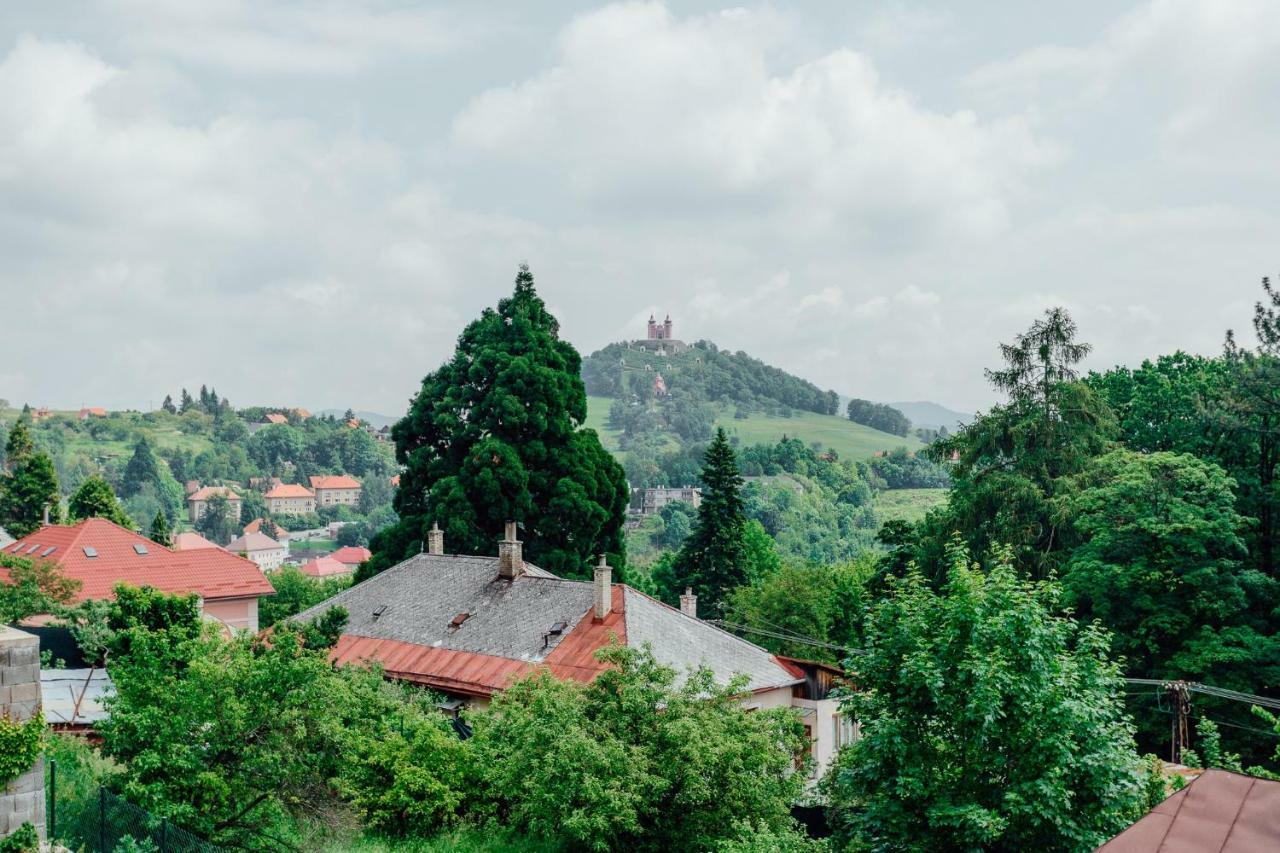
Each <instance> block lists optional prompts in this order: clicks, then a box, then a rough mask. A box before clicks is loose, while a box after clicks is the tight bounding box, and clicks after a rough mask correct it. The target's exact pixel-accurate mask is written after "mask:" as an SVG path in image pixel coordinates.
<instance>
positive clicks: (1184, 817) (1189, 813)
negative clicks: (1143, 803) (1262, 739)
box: [1098, 770, 1280, 853]
mask: <svg viewBox="0 0 1280 853" xmlns="http://www.w3.org/2000/svg"><path fill="white" fill-rule="evenodd" d="M1276 850H1280V782H1273V781H1271V780H1268V779H1258V778H1256V777H1254V776H1245V775H1243V774H1240V773H1230V772H1228V771H1226V770H1206V771H1205V772H1204V773H1202V774H1201V775H1200V776H1199V777H1198V778H1197V779H1196V780H1195V781H1194V782H1192V783H1191V784H1189V785H1187V787H1185V788H1183V789H1182V790H1181V791H1178V792H1177V793H1175V794H1173V795H1172V796H1170V797H1169V798H1168V799H1166V800H1165V801H1164V802H1163V803H1161V804H1160V805H1158V806H1156V807H1155V808H1154V809H1152V810H1151V811H1150V812H1148V813H1147V814H1146V816H1145V817H1143V818H1142V819H1141V820H1139V821H1138V822H1137V823H1135V824H1134V825H1133V826H1131V827H1129V828H1128V829H1126V830H1125V831H1124V832H1122V833H1120V834H1119V835H1117V836H1116V837H1115V838H1113V839H1111V840H1110V841H1108V842H1107V843H1106V844H1104V845H1102V846H1101V847H1099V848H1098V851H1099V853H1102V851H1105V853H1183V851H1186V853H1190V851H1197V853H1274V851H1276Z"/></svg>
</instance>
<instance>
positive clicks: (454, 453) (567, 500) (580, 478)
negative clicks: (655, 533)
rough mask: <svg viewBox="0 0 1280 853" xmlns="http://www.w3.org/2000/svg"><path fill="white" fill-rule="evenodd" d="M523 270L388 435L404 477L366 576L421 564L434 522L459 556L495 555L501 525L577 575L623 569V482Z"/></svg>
mask: <svg viewBox="0 0 1280 853" xmlns="http://www.w3.org/2000/svg"><path fill="white" fill-rule="evenodd" d="M559 331H560V329H559V323H558V322H557V321H556V319H555V317H553V316H551V314H550V313H548V311H547V309H546V306H545V305H544V304H543V301H542V299H541V298H539V297H538V294H537V292H536V291H535V290H534V286H533V275H532V274H530V272H529V269H528V267H527V266H523V265H522V266H521V268H520V272H519V275H517V276H516V282H515V292H514V293H513V294H512V295H511V296H510V297H509V298H506V299H503V300H502V301H501V302H499V303H498V308H497V310H496V311H495V310H493V309H485V311H484V313H483V314H481V316H480V318H479V319H477V320H475V321H474V322H472V323H471V324H470V325H468V326H467V327H466V329H464V330H463V332H462V335H461V336H460V337H459V339H458V346H457V349H456V351H455V352H454V355H453V358H452V359H451V360H450V361H449V362H448V363H446V364H444V365H443V366H442V367H441V368H440V369H439V370H437V371H436V372H434V373H431V374H429V375H428V376H427V377H426V378H424V379H423V381H422V388H421V390H420V391H419V392H418V394H417V396H416V397H415V398H414V400H413V402H412V404H411V405H410V408H409V412H408V414H407V415H406V416H405V417H404V418H403V419H402V420H401V421H400V422H399V423H397V424H396V425H395V427H394V429H393V432H392V434H393V436H394V438H395V442H396V458H397V459H398V460H399V461H400V463H401V464H402V465H404V466H406V467H405V471H404V472H403V473H402V474H401V475H400V477H401V479H400V489H399V491H398V494H397V496H396V499H395V504H396V510H397V512H398V513H399V515H400V518H401V521H400V523H399V524H397V525H395V526H393V527H391V528H388V529H387V530H385V531H383V532H382V533H380V534H379V535H378V536H377V537H375V538H374V541H373V543H371V544H372V548H373V551H374V559H373V560H372V561H370V562H369V563H367V564H366V566H367V567H368V568H365V569H364V570H363V574H362V576H368V574H370V573H372V572H376V571H379V570H381V569H384V568H387V567H388V566H390V565H392V564H394V563H396V562H398V561H400V560H402V559H405V558H407V557H409V556H412V555H413V554H416V553H418V551H419V549H420V547H421V543H422V541H423V540H424V539H425V538H426V531H427V530H428V529H429V528H430V527H431V524H432V522H439V524H440V526H441V527H442V528H444V530H445V537H446V540H447V541H449V542H451V543H453V547H455V548H457V549H458V552H459V553H473V554H492V553H494V551H495V550H496V542H497V540H498V539H499V538H501V534H502V530H503V523H504V522H506V521H521V522H523V523H524V534H523V537H522V538H523V539H524V540H525V546H524V553H525V556H526V557H527V558H528V559H529V560H530V561H531V562H534V563H536V564H537V565H540V566H542V567H544V568H546V569H550V570H551V571H554V572H557V573H564V574H566V575H569V576H579V577H581V576H583V575H585V574H586V572H587V571H588V570H589V569H588V567H589V566H590V565H591V564H592V563H593V562H594V558H595V556H596V555H598V554H600V553H607V554H609V555H610V560H611V562H612V564H613V565H614V566H615V567H616V568H618V569H619V570H620V569H622V567H623V564H624V553H625V552H624V548H625V545H624V540H623V536H622V522H623V514H624V512H625V510H626V505H627V498H628V492H627V483H626V478H625V476H624V474H623V471H622V467H621V466H620V465H619V464H618V463H617V462H616V461H615V460H614V459H613V457H611V456H610V455H609V453H608V452H607V451H606V450H605V449H604V448H603V447H602V446H601V445H600V439H599V437H598V436H597V435H596V433H595V432H594V431H593V430H589V429H582V428H581V427H582V424H583V422H584V421H585V420H586V416H587V396H586V390H585V388H584V387H583V384H582V377H581V365H582V359H581V356H579V355H578V352H577V351H576V350H575V349H574V348H573V346H572V345H571V344H569V343H568V342H567V341H563V340H561V339H560V336H559Z"/></svg>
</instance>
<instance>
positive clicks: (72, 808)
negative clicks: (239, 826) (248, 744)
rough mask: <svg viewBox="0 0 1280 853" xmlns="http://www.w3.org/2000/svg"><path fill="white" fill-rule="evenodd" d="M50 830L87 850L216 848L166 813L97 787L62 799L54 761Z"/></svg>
mask: <svg viewBox="0 0 1280 853" xmlns="http://www.w3.org/2000/svg"><path fill="white" fill-rule="evenodd" d="M48 771H49V772H47V773H46V774H45V777H46V779H47V784H48V807H47V809H46V810H45V811H46V819H47V821H48V827H47V829H48V836H49V839H50V840H51V841H57V842H59V843H61V844H63V845H65V846H66V847H68V848H70V849H71V850H75V851H85V852H86V853H89V851H92V853H217V851H220V850H221V849H222V848H221V847H217V846H215V845H213V844H210V843H209V842H208V841H205V840H204V839H203V838H200V837H199V836H196V835H193V834H192V833H190V832H188V831H187V830H185V829H183V828H182V827H180V826H175V825H174V824H173V823H171V822H170V821H169V820H167V819H166V818H162V817H157V816H156V815H153V814H152V813H151V812H149V811H147V810H146V809H143V808H139V807H138V806H135V805H134V804H133V803H131V802H129V801H128V800H126V799H124V798H123V797H121V796H119V795H118V794H115V793H113V792H112V791H109V790H107V789H106V788H102V787H99V788H97V789H96V793H94V794H92V795H90V796H88V797H80V798H74V799H73V798H66V797H64V798H63V799H61V800H60V799H59V797H58V766H57V762H50V766H49V768H48Z"/></svg>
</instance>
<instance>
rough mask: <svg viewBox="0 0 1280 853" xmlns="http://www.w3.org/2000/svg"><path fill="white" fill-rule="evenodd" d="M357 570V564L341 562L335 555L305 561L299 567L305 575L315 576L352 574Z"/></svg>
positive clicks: (328, 576)
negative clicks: (351, 564)
mask: <svg viewBox="0 0 1280 853" xmlns="http://www.w3.org/2000/svg"><path fill="white" fill-rule="evenodd" d="M355 570H356V567H355V566H350V565H347V564H346V563H340V562H338V561H337V560H335V559H334V558H333V557H316V558H315V559H314V560H308V561H307V562H305V563H303V564H302V567H301V568H300V569H299V571H301V572H302V573H303V574H304V575H307V576H308V577H313V578H332V577H339V576H343V575H349V574H352V573H353V572H355Z"/></svg>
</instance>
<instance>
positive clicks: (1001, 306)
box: [0, 0, 1280, 414]
mask: <svg viewBox="0 0 1280 853" xmlns="http://www.w3.org/2000/svg"><path fill="white" fill-rule="evenodd" d="M1278 104H1280V3H1277V2H1275V1H1274V0H1256V2H1251V1H1250V0H1167V2H1165V1H1164V0H1155V2H1146V3H1136V4H1122V3H1117V2H1080V0H1077V2H1072V3H1056V4H1044V3H1034V4H1029V3H1024V2H1015V0H1010V2H1006V3H994V2H980V3H979V2H973V3H963V4H960V3H943V2H938V3H909V2H886V3H882V2H858V3H848V2H829V3H786V4H778V5H776V6H746V7H737V8H727V7H724V6H721V5H719V4H714V3H680V2H670V3H667V4H665V5H664V4H660V3H622V4H613V5H592V4H586V3H567V2H561V3H551V2H538V3H527V2H510V3H459V4H457V5H456V6H448V5H432V6H424V5H419V4H409V3H391V2H368V3H361V2H354V0H352V2H341V1H340V0H335V2H297V3H268V2H263V0H242V2H234V0H225V2H224V0H182V2H172V0H105V2H100V3H72V2H57V3H52V2H50V3H35V4H6V6H5V12H4V15H3V17H0V295H2V296H3V299H2V300H0V397H4V398H8V399H9V400H11V401H15V402H21V401H29V402H30V403H32V404H33V405H39V404H44V405H50V406H53V407H74V406H79V405H82V404H85V405H102V406H108V407H112V408H122V407H132V408H146V407H147V406H148V405H158V404H159V402H160V400H161V399H162V398H163V396H164V394H165V393H166V392H172V393H174V394H175V396H176V392H177V389H178V388H179V387H180V386H182V385H186V386H188V387H198V386H199V385H200V384H201V383H202V382H207V383H210V384H212V385H214V386H216V387H217V389H218V391H219V392H220V393H222V394H224V395H226V396H229V397H230V398H231V400H232V401H233V402H234V403H235V404H237V405H249V404H255V403H278V404H294V405H303V406H308V407H310V408H313V409H318V408H324V407H330V406H333V407H346V406H352V407H354V408H357V409H371V410H375V411H381V412H386V413H389V414H397V413H399V412H402V411H403V410H404V408H405V404H406V401H407V399H408V397H409V396H410V395H411V394H412V393H413V392H414V390H415V389H416V388H417V385H418V382H419V381H420V379H421V377H422V375H423V374H425V373H426V372H428V371H430V370H431V369H433V368H435V367H436V366H437V365H438V364H439V363H440V362H441V361H442V360H444V359H445V358H446V357H447V356H448V355H449V353H450V351H451V349H452V347H453V344H454V340H455V338H456V336H457V334H458V332H459V331H460V330H461V328H462V326H463V325H464V324H465V323H466V322H467V321H468V320H469V319H471V318H472V317H474V316H475V315H476V314H477V313H478V312H479V311H480V310H481V308H482V307H483V306H485V305H490V304H493V303H495V302H496V301H497V299H499V298H500V297H501V296H502V295H504V294H505V293H508V292H509V291H510V286H511V281H512V279H513V277H514V274H515V268H516V265H517V264H518V263H519V262H521V261H527V262H528V263H529V264H530V265H531V266H532V268H533V272H534V275H535V276H536V279H537V283H538V288H539V291H540V292H541V293H542V295H543V297H544V298H545V299H546V300H547V302H548V304H549V305H550V306H551V308H552V310H553V311H554V312H555V313H556V314H557V316H558V317H559V318H560V321H561V325H562V330H563V333H564V335H565V336H566V337H567V338H568V339H569V340H571V341H572V342H573V343H574V344H576V345H577V347H578V348H579V350H580V351H582V353H583V354H584V355H585V354H587V353H589V352H591V351H593V350H595V349H597V348H599V347H600V346H603V345H604V344H606V343H609V342H610V341H613V340H619V339H623V338H629V337H637V336H639V335H642V334H643V326H644V320H646V319H647V318H648V315H649V314H650V313H651V312H652V313H655V314H657V315H659V319H661V317H662V316H664V315H665V314H667V313H670V314H671V316H672V318H673V320H674V322H675V329H676V333H677V336H678V337H681V338H684V339H688V340H694V339H698V338H708V339H710V340H713V341H715V342H716V343H718V344H719V345H721V346H722V347H728V348H732V349H744V350H746V351H747V352H750V353H751V354H752V355H755V356H757V357H759V358H763V359H764V360H766V361H768V362H771V363H773V364H776V365H779V366H781V367H784V368H786V369H788V370H790V371H792V372H795V373H798V374H800V375H802V376H804V377H806V378H808V379H811V380H813V381H814V382H816V383H818V384H819V385H821V386H822V387H824V388H828V387H830V388H835V389H836V390H838V391H839V392H840V393H842V394H849V395H854V396H861V397H868V398H872V399H880V400H915V399H928V400H935V401H938V402H941V403H943V404H946V405H949V406H952V407H955V408H960V409H965V410H972V409H974V408H975V407H983V406H985V405H987V404H988V403H989V402H990V401H991V399H992V395H991V392H990V391H989V390H988V388H987V387H986V385H985V383H984V381H983V378H982V368H983V367H986V366H991V365H992V363H993V361H994V360H995V357H996V342H997V341H999V340H1007V339H1009V338H1011V337H1012V336H1013V335H1014V334H1015V333H1016V332H1018V331H1020V330H1021V329H1023V328H1025V327H1026V326H1027V325H1028V323H1029V322H1030V321H1031V320H1032V319H1034V318H1035V316H1036V315H1038V314H1039V313H1040V312H1041V311H1043V310H1044V309H1045V308H1046V307H1049V306H1051V305H1055V304H1060V305H1065V306H1067V307H1068V308H1069V309H1070V310H1071V312H1072V313H1073V314H1074V315H1075V317H1076V319H1077V321H1078V322H1079V324H1080V327H1081V330H1082V336H1083V337H1084V338H1085V339H1086V340H1088V341H1090V342H1092V343H1093V344H1094V345H1095V347H1096V351H1095V355H1094V357H1093V358H1092V359H1091V364H1092V366H1097V367H1104V366H1108V365H1111V364H1115V363H1129V364H1136V363H1138V362H1140V361H1141V359H1142V358H1144V357H1147V356H1154V355H1157V354H1159V353H1162V352H1170V351H1173V350H1175V349H1178V348H1182V349H1186V350H1191V351H1197V352H1205V353H1213V352H1217V351H1218V350H1219V348H1220V346H1221V341H1222V336H1223V331H1224V329H1225V328H1227V327H1228V326H1234V327H1236V328H1238V329H1239V328H1240V327H1245V326H1247V325H1248V317H1249V314H1250V306H1251V304H1252V302H1253V301H1254V299H1255V298H1256V297H1257V295H1258V294H1259V293H1260V290H1259V287H1258V281H1259V279H1260V278H1261V276H1263V275H1266V274H1268V273H1270V274H1275V273H1277V272H1280V110H1278V109H1277V105H1278Z"/></svg>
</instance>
